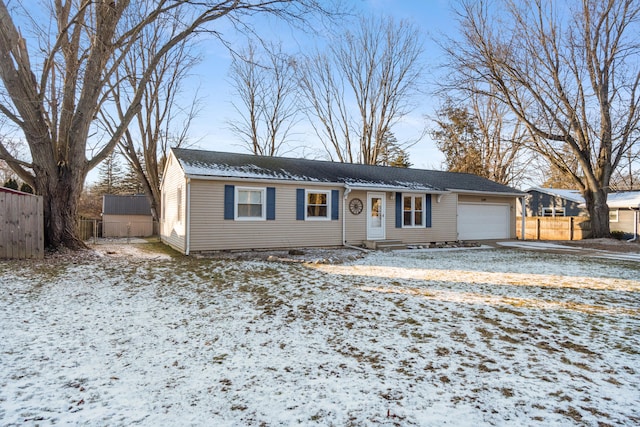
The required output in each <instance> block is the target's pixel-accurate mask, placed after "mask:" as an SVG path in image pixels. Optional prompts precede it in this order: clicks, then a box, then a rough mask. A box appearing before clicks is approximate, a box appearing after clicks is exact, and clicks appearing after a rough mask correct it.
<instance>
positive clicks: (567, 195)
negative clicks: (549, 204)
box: [527, 187, 584, 203]
mask: <svg viewBox="0 0 640 427" xmlns="http://www.w3.org/2000/svg"><path fill="white" fill-rule="evenodd" d="M532 191H537V192H539V193H543V194H548V195H549V196H555V197H560V198H562V199H566V200H569V201H572V202H576V203H584V197H582V194H580V191H578V190H570V189H562V188H542V187H533V188H530V189H528V190H527V193H529V192H532Z"/></svg>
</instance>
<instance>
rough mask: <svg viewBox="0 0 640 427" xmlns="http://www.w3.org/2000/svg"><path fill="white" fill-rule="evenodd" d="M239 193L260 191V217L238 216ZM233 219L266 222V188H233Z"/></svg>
mask: <svg viewBox="0 0 640 427" xmlns="http://www.w3.org/2000/svg"><path fill="white" fill-rule="evenodd" d="M241 191H260V192H261V193H262V215H261V216H259V217H257V216H238V202H239V201H240V198H239V197H238V193H240V192H241ZM233 218H234V219H235V220H236V221H266V220H267V189H266V187H238V186H236V187H235V194H234V197H233Z"/></svg>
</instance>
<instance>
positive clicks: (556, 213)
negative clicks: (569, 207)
mask: <svg viewBox="0 0 640 427" xmlns="http://www.w3.org/2000/svg"><path fill="white" fill-rule="evenodd" d="M546 212H549V214H550V215H545V213H546ZM542 216H543V217H546V218H556V217H565V216H567V211H566V209H565V208H557V207H555V206H545V207H543V208H542Z"/></svg>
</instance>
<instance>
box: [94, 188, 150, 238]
mask: <svg viewBox="0 0 640 427" xmlns="http://www.w3.org/2000/svg"><path fill="white" fill-rule="evenodd" d="M152 235H153V216H152V215H151V206H150V204H149V200H148V199H147V197H146V196H145V195H143V194H138V195H135V196H117V195H112V194H106V195H104V196H103V198H102V237H148V236H152Z"/></svg>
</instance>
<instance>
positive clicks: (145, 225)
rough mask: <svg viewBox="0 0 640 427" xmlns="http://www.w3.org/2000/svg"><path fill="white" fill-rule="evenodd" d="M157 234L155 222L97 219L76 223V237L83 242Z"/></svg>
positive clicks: (157, 228)
mask: <svg viewBox="0 0 640 427" xmlns="http://www.w3.org/2000/svg"><path fill="white" fill-rule="evenodd" d="M158 234H159V226H158V222H157V221H103V220H98V219H81V220H79V221H78V237H79V238H80V239H82V240H85V241H86V240H91V239H97V238H102V237H126V238H130V237H151V236H157V235H158Z"/></svg>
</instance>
